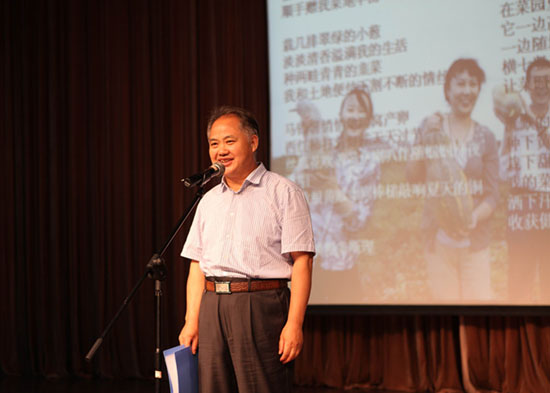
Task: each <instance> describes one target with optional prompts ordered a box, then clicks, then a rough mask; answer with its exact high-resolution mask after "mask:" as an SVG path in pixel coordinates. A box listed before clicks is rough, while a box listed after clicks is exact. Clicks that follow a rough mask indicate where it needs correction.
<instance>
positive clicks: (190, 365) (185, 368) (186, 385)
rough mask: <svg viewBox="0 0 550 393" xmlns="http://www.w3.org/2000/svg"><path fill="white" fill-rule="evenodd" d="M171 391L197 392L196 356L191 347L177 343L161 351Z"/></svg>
mask: <svg viewBox="0 0 550 393" xmlns="http://www.w3.org/2000/svg"><path fill="white" fill-rule="evenodd" d="M163 353H164V361H165V362H166V369H167V370H168V380H169V381H170V392H171V393H198V392H199V375H198V368H199V366H198V362H197V356H196V355H193V353H192V352H191V347H184V346H183V345H179V346H177V347H174V348H170V349H167V350H165V351H163Z"/></svg>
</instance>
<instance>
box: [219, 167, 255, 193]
mask: <svg viewBox="0 0 550 393" xmlns="http://www.w3.org/2000/svg"><path fill="white" fill-rule="evenodd" d="M258 165H259V164H257V163H254V165H253V166H252V167H249V168H248V169H247V170H246V171H243V172H242V173H239V174H235V175H234V176H230V177H228V176H225V182H226V183H227V186H228V187H229V188H231V189H232V190H233V191H239V190H240V189H241V187H242V186H243V183H244V181H245V180H246V178H247V177H248V176H249V175H250V174H251V173H252V172H254V170H255V169H256V168H257V167H258Z"/></svg>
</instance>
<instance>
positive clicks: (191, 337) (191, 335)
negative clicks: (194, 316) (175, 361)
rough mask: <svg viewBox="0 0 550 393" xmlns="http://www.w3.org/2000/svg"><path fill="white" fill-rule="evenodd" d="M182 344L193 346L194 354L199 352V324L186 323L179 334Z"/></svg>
mask: <svg viewBox="0 0 550 393" xmlns="http://www.w3.org/2000/svg"><path fill="white" fill-rule="evenodd" d="M179 342H180V345H185V346H186V347H189V346H190V347H191V352H193V355H195V354H196V353H197V347H198V345H199V328H198V326H193V324H189V323H186V324H185V325H184V326H183V328H182V329H181V332H180V335H179Z"/></svg>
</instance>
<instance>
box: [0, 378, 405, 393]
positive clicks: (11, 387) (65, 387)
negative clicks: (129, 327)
mask: <svg viewBox="0 0 550 393" xmlns="http://www.w3.org/2000/svg"><path fill="white" fill-rule="evenodd" d="M154 391H155V385H154V382H153V381H148V380H97V379H76V378H75V379H38V378H32V379H30V378H16V377H7V378H1V379H0V392H2V393H75V392H78V393H99V392H101V393H154ZM366 392H368V393H400V392H396V391H393V390H392V391H390V390H360V389H352V390H340V389H330V388H313V387H302V386H297V387H295V388H294V393H366ZM161 393H170V387H169V386H168V382H163V383H162V389H161Z"/></svg>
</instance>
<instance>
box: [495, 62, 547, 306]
mask: <svg viewBox="0 0 550 393" xmlns="http://www.w3.org/2000/svg"><path fill="white" fill-rule="evenodd" d="M525 90H526V92H527V93H528V94H529V98H530V101H531V102H530V104H529V105H527V104H526V103H525V102H524V100H523V99H522V98H521V96H520V95H519V94H518V93H515V94H514V93H509V94H508V95H504V96H501V97H496V99H495V113H496V114H497V116H498V117H499V119H500V120H501V121H502V122H503V123H504V125H505V136H504V142H503V144H502V150H501V175H502V177H503V178H505V179H506V180H508V181H509V186H510V194H509V195H508V204H507V205H508V228H507V239H508V257H509V259H508V266H509V269H508V277H509V280H508V291H509V297H510V301H512V302H514V303H520V304H525V303H532V302H540V303H542V304H549V303H550V285H548V283H547V282H546V279H547V278H548V277H550V242H549V241H548V240H549V239H550V130H549V125H550V61H548V60H547V59H545V58H543V57H539V58H536V59H535V60H534V61H533V62H532V63H531V64H530V65H529V67H527V70H526V76H525ZM537 276H538V277H539V279H538V280H537ZM537 281H538V283H539V288H538V291H537V285H536V284H537Z"/></svg>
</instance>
